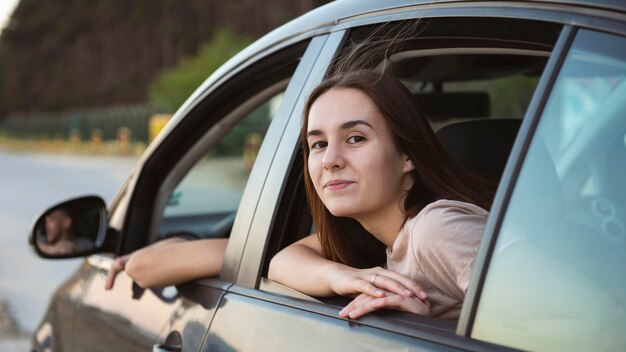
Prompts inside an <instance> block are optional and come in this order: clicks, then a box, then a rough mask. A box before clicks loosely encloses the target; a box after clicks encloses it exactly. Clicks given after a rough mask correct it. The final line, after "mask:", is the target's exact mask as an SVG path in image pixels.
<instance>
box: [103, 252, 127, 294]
mask: <svg viewBox="0 0 626 352" xmlns="http://www.w3.org/2000/svg"><path fill="white" fill-rule="evenodd" d="M131 255H132V253H130V254H126V255H123V256H121V257H117V258H115V260H114V261H113V264H111V268H110V269H109V273H108V275H107V281H106V283H105V284H104V289H105V290H110V289H112V288H113V284H114V283H115V278H116V277H117V274H119V273H120V272H122V271H124V269H125V268H126V263H128V259H130V256H131Z"/></svg>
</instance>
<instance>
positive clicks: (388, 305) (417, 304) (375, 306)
mask: <svg viewBox="0 0 626 352" xmlns="http://www.w3.org/2000/svg"><path fill="white" fill-rule="evenodd" d="M379 309H397V310H402V311H405V312H410V313H416V314H420V315H429V314H430V307H429V305H427V304H426V303H424V302H422V301H421V300H420V299H419V298H417V297H415V296H405V295H398V294H395V293H392V292H389V291H385V295H384V297H373V296H370V295H368V294H365V293H362V294H360V295H359V296H358V297H357V298H355V299H354V300H352V302H350V303H349V304H348V305H347V306H346V307H344V308H343V309H342V310H341V311H340V312H339V316H340V317H342V318H350V319H358V318H360V317H362V316H364V315H365V314H368V313H371V312H373V311H376V310H379Z"/></svg>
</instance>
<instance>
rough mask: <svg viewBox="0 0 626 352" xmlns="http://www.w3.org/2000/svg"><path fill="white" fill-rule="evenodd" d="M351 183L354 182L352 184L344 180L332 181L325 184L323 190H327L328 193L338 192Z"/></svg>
mask: <svg viewBox="0 0 626 352" xmlns="http://www.w3.org/2000/svg"><path fill="white" fill-rule="evenodd" d="M353 183H354V182H352V181H346V180H332V181H329V182H327V183H326V184H325V185H324V188H325V189H327V190H329V191H340V190H342V189H344V188H346V187H348V186H350V185H351V184H353Z"/></svg>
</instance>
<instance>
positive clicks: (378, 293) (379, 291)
mask: <svg viewBox="0 0 626 352" xmlns="http://www.w3.org/2000/svg"><path fill="white" fill-rule="evenodd" d="M374 293H375V294H376V296H384V295H385V292H383V290H376V292H374Z"/></svg>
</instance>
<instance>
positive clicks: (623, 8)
mask: <svg viewBox="0 0 626 352" xmlns="http://www.w3.org/2000/svg"><path fill="white" fill-rule="evenodd" d="M472 3H475V4H481V5H484V6H496V7H497V6H516V7H520V8H528V9H533V8H538V7H542V6H544V7H545V6H546V5H553V6H556V5H560V6H561V7H563V6H567V7H568V8H569V9H571V10H577V11H579V12H588V11H589V10H594V9H595V10H609V11H611V12H618V13H621V14H622V15H626V1H624V0H540V1H468V0H385V1H380V0H337V1H333V2H331V3H328V4H326V5H324V6H321V7H318V8H316V9H313V10H312V11H309V12H308V13H306V14H304V15H302V16H300V17H298V18H296V19H294V20H292V21H290V22H288V23H286V24H284V25H282V26H280V27H278V28H276V29H275V30H273V31H271V32H269V33H268V34H266V35H265V36H263V37H262V38H260V39H259V40H257V41H256V42H254V43H253V44H251V45H250V46H248V47H247V48H245V49H244V50H242V51H241V52H240V53H239V54H237V55H236V56H235V57H233V59H232V60H230V61H229V62H228V63H226V64H225V65H224V66H222V67H221V68H220V70H218V71H216V73H217V76H221V74H220V73H223V72H219V71H229V70H230V69H232V68H233V67H235V66H237V65H240V64H241V63H242V62H244V61H245V60H247V59H250V58H251V57H254V56H255V55H257V54H259V53H262V52H267V51H268V49H269V48H271V47H277V46H280V45H281V44H284V43H286V42H293V41H296V40H299V39H305V38H308V37H312V36H315V35H318V34H322V33H327V32H330V31H331V30H332V29H333V28H335V26H337V25H338V24H341V23H344V22H348V21H350V20H351V19H358V18H363V17H368V16H374V15H377V14H381V13H387V12H395V11H401V9H402V8H414V9H419V8H420V7H432V6H434V5H436V6H441V5H459V4H472ZM595 15H597V14H595Z"/></svg>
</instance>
